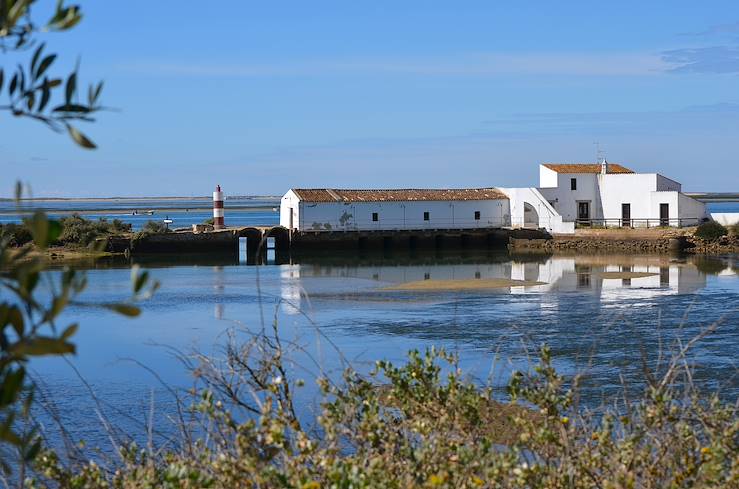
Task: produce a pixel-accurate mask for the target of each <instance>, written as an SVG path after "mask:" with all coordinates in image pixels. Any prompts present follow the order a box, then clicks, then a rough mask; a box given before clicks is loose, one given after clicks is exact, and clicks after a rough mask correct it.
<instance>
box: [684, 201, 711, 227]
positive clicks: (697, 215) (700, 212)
mask: <svg viewBox="0 0 739 489" xmlns="http://www.w3.org/2000/svg"><path fill="white" fill-rule="evenodd" d="M678 195H679V196H680V198H679V203H678V206H679V208H678V210H679V215H678V217H679V218H680V219H682V220H688V222H686V223H685V224H684V225H685V226H695V225H697V224H699V223H700V222H699V221H700V220H701V219H705V218H707V217H709V214H708V210H707V209H706V204H704V203H703V202H700V201H697V200H695V199H694V198H692V197H689V196H687V195H685V194H678ZM691 221H695V222H691Z"/></svg>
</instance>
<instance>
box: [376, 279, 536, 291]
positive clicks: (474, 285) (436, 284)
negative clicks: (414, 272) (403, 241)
mask: <svg viewBox="0 0 739 489" xmlns="http://www.w3.org/2000/svg"><path fill="white" fill-rule="evenodd" d="M545 283H546V282H536V281H534V280H513V279H509V278H483V279H464V280H418V281H415V282H405V283H402V284H397V285H391V286H389V287H384V288H383V289H382V290H414V291H424V290H429V291H433V290H483V289H498V288H505V287H522V286H532V285H544V284H545Z"/></svg>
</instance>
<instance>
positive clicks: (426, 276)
mask: <svg viewBox="0 0 739 489" xmlns="http://www.w3.org/2000/svg"><path fill="white" fill-rule="evenodd" d="M430 278H431V274H430V273H424V274H423V279H424V280H428V279H430Z"/></svg>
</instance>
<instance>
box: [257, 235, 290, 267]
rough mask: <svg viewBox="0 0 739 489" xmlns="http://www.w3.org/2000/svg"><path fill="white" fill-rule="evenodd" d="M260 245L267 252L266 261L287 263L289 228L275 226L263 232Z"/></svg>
mask: <svg viewBox="0 0 739 489" xmlns="http://www.w3.org/2000/svg"><path fill="white" fill-rule="evenodd" d="M262 247H263V248H265V250H266V253H267V262H268V263H269V262H274V263H275V264H281V263H288V262H289V256H290V230H289V229H287V228H285V227H283V226H275V227H273V228H271V229H269V230H268V231H267V232H265V233H264V241H263V242H262Z"/></svg>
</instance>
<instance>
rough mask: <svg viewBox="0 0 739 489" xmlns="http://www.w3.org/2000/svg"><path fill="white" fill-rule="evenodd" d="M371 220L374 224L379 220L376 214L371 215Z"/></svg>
mask: <svg viewBox="0 0 739 489" xmlns="http://www.w3.org/2000/svg"><path fill="white" fill-rule="evenodd" d="M372 220H373V221H375V222H377V221H379V220H380V216H379V215H378V214H377V212H373V213H372Z"/></svg>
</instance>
